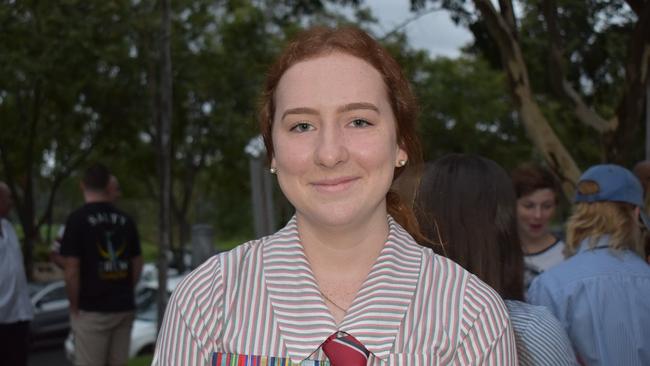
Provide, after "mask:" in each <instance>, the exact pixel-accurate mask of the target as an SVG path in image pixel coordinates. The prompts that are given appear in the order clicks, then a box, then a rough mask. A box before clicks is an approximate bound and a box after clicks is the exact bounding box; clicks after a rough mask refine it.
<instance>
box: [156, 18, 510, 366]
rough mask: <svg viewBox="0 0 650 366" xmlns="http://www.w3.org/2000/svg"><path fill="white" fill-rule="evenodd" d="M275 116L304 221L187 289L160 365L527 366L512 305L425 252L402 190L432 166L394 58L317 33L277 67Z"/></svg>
mask: <svg viewBox="0 0 650 366" xmlns="http://www.w3.org/2000/svg"><path fill="white" fill-rule="evenodd" d="M260 115H261V117H260V119H261V127H262V135H263V136H264V140H265V143H266V148H267V152H268V156H269V163H270V170H271V173H273V174H275V175H276V176H277V179H278V182H279V185H280V188H281V189H282V192H283V193H284V194H285V195H286V197H287V198H288V199H289V201H290V202H291V203H292V204H293V206H294V207H295V210H296V212H295V216H294V217H293V218H292V219H291V220H290V221H289V223H288V224H287V225H286V226H285V227H284V228H283V229H281V230H280V231H278V232H277V233H275V234H274V235H271V236H269V237H266V238H262V239H260V240H254V241H251V242H248V243H245V244H243V245H241V246H239V247H237V248H235V249H234V250H232V251H230V252H227V253H222V254H219V255H217V256H215V257H213V258H211V259H210V260H208V261H207V262H206V263H205V264H204V265H202V266H201V267H199V268H198V269H197V270H195V271H194V272H193V273H192V274H190V275H189V276H188V277H187V279H186V280H185V281H184V282H183V283H182V284H180V285H179V287H178V288H177V290H176V291H175V292H174V295H173V296H172V298H171V299H170V302H169V306H168V308H167V311H166V315H165V319H164V322H163V326H162V329H161V332H160V337H159V340H158V344H157V347H156V352H155V356H154V364H156V365H195V364H207V363H208V362H213V364H217V365H219V364H222V362H232V360H233V359H240V360H246V359H254V360H258V361H260V360H261V361H262V362H263V361H264V360H266V362H269V364H270V362H271V360H272V361H273V362H278V363H279V362H287V363H288V362H292V363H302V364H304V365H314V364H318V363H319V362H323V363H325V362H327V360H328V359H329V361H331V362H332V363H331V364H332V365H334V366H337V365H355V363H353V362H352V358H354V357H357V356H359V357H361V358H362V359H361V360H360V363H359V364H363V365H365V364H368V365H379V364H413V365H415V364H418V365H424V364H427V365H430V364H478V363H481V364H491V365H497V364H498V365H503V364H515V363H516V351H515V344H514V339H513V335H512V331H511V329H510V323H509V320H508V317H507V311H506V309H505V306H504V304H503V302H502V301H501V299H500V298H499V296H498V295H497V294H495V293H494V292H493V291H492V290H491V289H490V288H489V287H488V286H486V285H485V284H483V283H482V282H480V281H479V280H478V279H476V278H475V277H474V276H471V275H470V274H469V273H467V272H466V271H464V270H463V269H462V268H460V267H459V266H457V265H455V264H454V263H452V262H451V261H449V260H447V259H445V258H442V257H439V256H436V255H435V254H434V253H433V252H432V251H431V250H428V249H426V248H423V247H421V246H419V245H417V243H416V242H415V240H414V239H413V237H412V235H418V229H417V222H416V220H415V218H414V215H413V214H412V211H411V209H410V208H409V207H407V206H406V205H404V204H402V203H401V201H400V199H399V196H398V195H397V194H396V193H394V192H392V191H391V190H390V187H391V184H392V182H393V180H394V178H395V177H396V176H397V175H399V174H400V173H402V171H403V170H404V169H405V168H406V167H407V166H413V165H415V166H417V165H418V164H419V163H420V162H421V157H420V147H419V143H418V140H417V138H416V135H415V128H414V122H415V115H416V106H415V101H414V97H413V94H412V92H411V90H410V88H409V85H408V82H407V81H406V79H405V78H404V76H403V75H402V73H401V71H400V68H399V66H398V65H397V63H396V62H395V60H394V59H393V58H392V57H391V56H390V55H389V54H388V53H387V52H386V50H385V49H383V48H382V47H381V46H380V45H379V44H378V43H377V42H376V41H375V40H373V39H372V38H371V37H370V36H368V35H367V34H366V33H364V32H363V31H360V30H358V29H355V28H341V29H328V28H314V29H311V30H309V31H306V32H304V33H302V34H301V35H300V36H299V37H298V38H297V39H295V40H294V41H293V42H291V43H290V44H289V45H288V47H287V48H286V49H285V50H284V52H283V53H282V54H281V55H280V57H279V59H278V60H277V62H276V63H275V64H274V65H273V66H272V67H271V69H270V71H269V74H268V78H267V82H266V86H265V89H264V95H263V100H262V108H261V113H260ZM341 345H343V346H347V347H348V348H352V349H353V350H352V353H346V352H345V351H343V350H341V349H340V348H339V347H338V346H341ZM335 346H336V347H335ZM341 359H342V360H341ZM242 362H244V361H242ZM240 364H245V363H240ZM229 365H230V363H229Z"/></svg>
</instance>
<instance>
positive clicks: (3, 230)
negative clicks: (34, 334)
mask: <svg viewBox="0 0 650 366" xmlns="http://www.w3.org/2000/svg"><path fill="white" fill-rule="evenodd" d="M12 206H13V204H12V200H11V191H10V190H9V187H8V186H7V184H5V183H4V182H1V181H0V364H2V365H12V366H26V365H27V354H28V351H29V323H30V321H31V320H32V319H33V318H34V309H33V308H32V302H31V300H30V299H29V289H28V288H27V278H26V276H25V269H24V268H23V256H22V253H21V250H20V244H19V243H18V237H17V236H16V231H15V230H14V227H13V226H12V225H11V222H9V220H7V216H8V215H9V212H10V211H11V208H12Z"/></svg>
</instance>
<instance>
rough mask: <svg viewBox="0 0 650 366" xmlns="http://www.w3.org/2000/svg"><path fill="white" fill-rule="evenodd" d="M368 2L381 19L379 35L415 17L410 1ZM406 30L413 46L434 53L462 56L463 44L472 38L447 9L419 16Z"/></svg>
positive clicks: (385, 0) (386, 0)
mask: <svg viewBox="0 0 650 366" xmlns="http://www.w3.org/2000/svg"><path fill="white" fill-rule="evenodd" d="M364 4H365V5H368V6H369V7H370V8H371V9H372V12H373V14H374V16H375V17H377V19H378V20H379V23H380V25H379V31H378V32H377V35H378V36H381V35H383V34H384V33H387V32H389V31H391V30H393V29H394V28H395V27H396V26H398V25H400V24H401V23H402V22H404V21H405V20H406V19H409V18H412V17H413V13H411V12H410V11H409V9H410V2H409V0H367V1H365V2H364ZM406 31H407V34H408V37H409V41H410V43H411V44H412V45H413V47H414V48H417V49H420V48H421V49H426V50H428V51H429V53H430V54H431V56H447V57H458V56H459V55H460V52H459V49H460V47H462V46H464V45H465V44H466V43H467V42H469V41H471V40H472V35H471V33H470V32H469V31H468V30H467V29H465V28H463V27H458V26H456V25H455V24H454V23H453V22H452V21H451V18H450V17H449V14H448V13H447V12H445V11H435V12H432V13H429V14H427V15H425V16H423V17H421V18H419V19H418V20H416V21H414V22H412V23H410V24H409V25H408V26H407V27H406Z"/></svg>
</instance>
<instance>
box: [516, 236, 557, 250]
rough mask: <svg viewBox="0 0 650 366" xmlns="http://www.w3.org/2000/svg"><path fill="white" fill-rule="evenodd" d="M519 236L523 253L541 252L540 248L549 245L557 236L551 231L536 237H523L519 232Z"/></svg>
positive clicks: (542, 248)
mask: <svg viewBox="0 0 650 366" xmlns="http://www.w3.org/2000/svg"><path fill="white" fill-rule="evenodd" d="M520 237H521V248H522V250H523V252H524V254H532V253H537V252H541V251H542V250H544V249H546V248H548V247H550V246H551V245H553V244H554V243H555V242H556V241H557V238H556V237H555V236H554V235H553V234H551V233H546V234H544V235H542V236H539V237H536V238H530V237H525V236H524V235H521V234H520Z"/></svg>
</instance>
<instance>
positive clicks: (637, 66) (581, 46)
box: [412, 0, 650, 194]
mask: <svg viewBox="0 0 650 366" xmlns="http://www.w3.org/2000/svg"><path fill="white" fill-rule="evenodd" d="M427 3H434V4H436V5H439V6H442V7H444V8H446V9H448V10H450V11H451V12H452V14H453V16H454V17H455V19H456V20H457V21H458V22H460V23H462V24H464V25H466V26H468V27H469V28H470V30H472V31H473V33H474V34H475V37H476V42H475V49H476V50H478V51H480V52H482V53H483V54H484V55H486V57H488V58H490V56H494V51H493V50H497V54H498V66H499V67H500V68H501V69H502V70H503V72H504V73H505V74H506V76H507V78H508V86H509V90H510V93H511V96H512V100H513V102H514V105H515V107H516V110H517V112H518V118H520V119H521V122H522V124H523V126H524V127H525V129H526V131H527V134H528V136H529V138H530V139H531V140H532V142H533V144H534V145H535V147H536V149H537V150H538V151H539V152H540V153H541V155H542V156H543V158H544V160H545V161H546V162H547V163H548V165H549V166H550V167H551V168H552V169H553V170H554V171H555V172H556V173H557V174H558V175H559V176H560V177H561V178H562V181H563V183H564V184H563V187H564V190H565V192H566V193H567V194H570V193H571V192H572V190H573V187H574V185H575V182H576V181H577V179H578V176H579V174H580V169H579V168H578V165H577V164H576V161H575V159H574V157H573V156H572V154H571V153H569V151H568V150H567V149H566V147H565V144H563V143H562V141H561V139H560V137H559V136H558V134H557V133H556V130H557V129H558V126H557V124H554V123H553V121H552V120H550V119H549V117H547V114H545V112H546V110H547V109H549V108H553V107H554V106H555V107H556V106H562V108H564V109H569V110H570V111H571V116H572V118H571V122H570V123H581V124H582V125H585V126H589V127H590V128H591V129H594V130H596V131H597V132H598V133H599V134H600V136H601V140H602V144H603V148H604V149H603V150H604V153H603V154H602V155H603V157H604V160H607V161H612V162H616V163H622V164H624V163H627V162H629V161H630V160H631V159H632V157H633V156H634V149H633V146H634V144H633V143H632V142H633V140H634V136H635V133H636V132H635V131H636V130H637V129H638V128H639V126H640V123H641V118H642V115H643V106H644V100H645V93H646V85H647V83H648V72H647V70H648V69H649V67H648V66H649V65H650V37H648V36H647V35H648V34H650V2H647V1H631V0H630V1H627V2H625V3H624V2H622V1H613V2H608V3H602V2H598V1H585V2H574V1H554V0H544V1H541V2H532V1H521V2H518V3H517V4H518V5H519V7H518V8H517V9H521V11H520V12H517V11H515V7H514V6H513V1H509V0H500V1H498V4H495V3H494V2H492V1H489V0H474V1H473V2H472V4H473V7H470V6H469V5H468V4H466V2H465V1H461V0H451V1H438V0H432V1H427V0H413V1H412V6H413V8H414V9H422V8H423V7H425V6H426V4H427ZM495 5H498V7H496V6H495ZM539 14H541V15H542V16H540V15H539ZM482 32H484V33H482ZM577 32H579V34H580V37H579V38H573V37H574V35H575V34H576V33H577ZM485 34H487V35H488V37H486V36H485ZM614 38H618V39H619V40H622V39H625V40H626V42H625V44H626V46H627V47H626V48H627V49H626V50H625V54H626V55H627V56H626V57H621V58H620V59H617V58H616V57H612V56H619V54H618V53H616V52H620V51H621V47H620V44H607V41H611V40H612V39H614ZM598 51H601V52H604V53H605V54H603V55H600V57H598V58H597V59H594V57H592V56H594V54H595V53H596V52H598ZM527 52H528V53H529V54H531V53H532V57H528V58H526V57H525V56H526V55H527ZM608 52H614V54H613V55H612V54H609V55H608V54H607V53H608ZM542 54H548V55H549V57H548V58H547V59H548V62H547V64H546V65H544V66H543V67H539V68H538V69H537V70H536V71H538V72H539V73H538V74H535V75H534V76H535V78H534V79H531V77H530V75H531V73H530V72H529V67H530V66H529V65H531V64H533V65H535V64H536V65H542V64H540V63H539V62H538V59H535V56H540V55H542ZM543 59H544V58H543ZM595 61H596V62H597V64H594V62H595ZM644 70H645V71H644ZM537 75H539V77H537ZM540 79H541V80H542V83H544V82H546V80H551V81H552V90H553V92H549V91H547V90H545V89H544V86H545V85H544V84H542V85H539V84H535V83H533V81H534V80H540ZM592 86H594V87H593V88H592ZM595 86H604V87H606V89H607V90H608V91H609V92H610V93H609V97H610V98H608V100H612V99H614V100H616V101H618V105H617V106H614V108H612V107H611V106H610V105H608V104H607V103H602V100H601V99H599V97H600V95H599V93H600V92H601V91H602V90H601V89H596V88H595ZM549 89H550V88H549ZM612 97H614V98H612ZM603 115H605V117H603ZM554 128H555V130H554ZM560 128H561V127H560ZM572 137H573V138H574V139H575V138H576V136H572Z"/></svg>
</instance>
